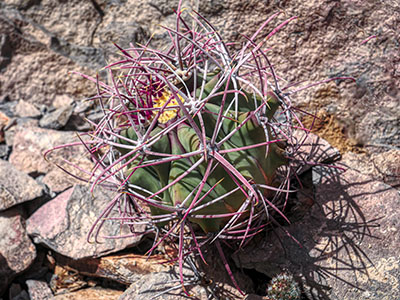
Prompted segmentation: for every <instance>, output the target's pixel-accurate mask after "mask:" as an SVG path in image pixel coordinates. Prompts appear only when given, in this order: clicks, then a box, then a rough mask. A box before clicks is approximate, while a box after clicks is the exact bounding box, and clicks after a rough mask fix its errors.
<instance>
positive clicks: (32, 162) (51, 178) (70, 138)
mask: <svg viewBox="0 0 400 300" xmlns="http://www.w3.org/2000/svg"><path fill="white" fill-rule="evenodd" d="M72 142H79V139H78V137H77V133H75V132H70V131H57V130H51V129H43V128H38V127H31V126H30V127H27V128H24V129H23V130H21V129H19V130H18V131H17V133H16V135H15V137H14V143H13V151H12V153H11V155H10V159H9V161H10V162H11V163H12V164H13V165H14V166H15V167H16V168H17V169H19V170H21V171H23V172H25V173H32V172H33V173H45V174H46V173H47V174H46V175H45V177H44V178H43V182H44V183H46V184H47V185H48V186H49V187H50V189H51V190H52V191H54V192H61V191H63V190H65V189H66V188H68V187H70V186H72V185H73V184H74V183H81V181H78V180H76V179H74V178H73V177H72V176H69V175H67V174H66V173H64V172H63V171H61V170H60V169H59V168H58V167H57V166H56V164H59V165H60V166H62V167H64V168H66V169H67V170H68V171H70V172H72V173H74V174H77V175H82V174H80V172H79V171H77V170H76V169H75V168H73V167H71V166H69V165H67V164H65V163H64V161H63V160H64V159H67V160H70V161H71V162H72V163H74V164H79V166H80V167H81V168H84V169H87V170H90V168H91V167H92V164H91V162H90V160H89V159H88V158H87V156H86V155H85V154H86V149H85V148H84V147H83V146H82V145H79V146H74V147H68V148H67V149H59V150H55V151H54V152H52V153H51V154H50V155H48V157H47V159H48V161H46V160H45V158H44V156H43V155H44V153H45V152H46V151H47V150H49V149H51V148H52V147H56V146H60V145H63V144H68V143H72Z"/></svg>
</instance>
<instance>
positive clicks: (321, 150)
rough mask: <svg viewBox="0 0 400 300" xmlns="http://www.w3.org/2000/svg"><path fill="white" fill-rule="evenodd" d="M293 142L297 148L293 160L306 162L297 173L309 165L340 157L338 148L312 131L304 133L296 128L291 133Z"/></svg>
mask: <svg viewBox="0 0 400 300" xmlns="http://www.w3.org/2000/svg"><path fill="white" fill-rule="evenodd" d="M293 144H294V145H296V146H297V147H298V148H297V150H296V152H295V153H294V156H293V160H294V162H296V161H297V162H303V163H306V165H305V166H303V167H302V169H301V170H299V171H298V174H300V173H302V172H305V171H307V170H308V169H309V168H310V167H312V166H313V165H315V164H320V163H332V162H333V161H335V160H337V159H339V158H340V152H339V150H338V149H336V148H334V147H332V146H331V145H330V144H329V143H328V142H327V141H325V140H324V139H323V138H321V137H319V136H318V135H316V134H314V133H311V132H310V133H307V134H306V133H305V132H304V131H300V130H297V131H295V132H294V135H293Z"/></svg>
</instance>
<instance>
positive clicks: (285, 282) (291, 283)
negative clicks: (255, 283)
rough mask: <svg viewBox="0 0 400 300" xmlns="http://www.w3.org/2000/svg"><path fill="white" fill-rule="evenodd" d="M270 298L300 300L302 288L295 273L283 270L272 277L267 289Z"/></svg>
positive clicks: (271, 299)
mask: <svg viewBox="0 0 400 300" xmlns="http://www.w3.org/2000/svg"><path fill="white" fill-rule="evenodd" d="M267 293H268V299H270V300H299V299H300V298H301V290H300V287H299V284H298V283H297V282H296V281H295V280H294V278H293V275H291V274H289V273H286V272H283V273H281V274H278V275H276V276H275V277H274V278H272V280H271V282H270V283H269V285H268V289H267Z"/></svg>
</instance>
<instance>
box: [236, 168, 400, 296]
mask: <svg viewBox="0 0 400 300" xmlns="http://www.w3.org/2000/svg"><path fill="white" fill-rule="evenodd" d="M312 179H313V184H314V187H315V199H314V200H315V203H314V205H313V206H312V208H311V209H310V210H309V211H308V212H307V213H306V214H305V216H304V218H302V219H301V220H300V221H298V222H295V223H293V224H291V225H289V226H284V227H280V228H278V229H275V230H274V231H273V232H270V233H267V235H266V236H265V237H264V238H262V240H261V239H259V240H257V241H255V242H253V243H252V245H249V247H248V248H245V249H244V251H241V252H239V253H236V254H235V255H234V259H235V262H236V264H237V265H238V266H240V267H243V268H246V269H255V270H256V271H258V272H261V273H264V274H266V275H268V276H269V277H273V276H274V275H275V274H277V273H279V272H280V271H281V270H282V269H286V270H289V271H290V272H292V273H293V274H294V275H295V277H296V278H297V279H298V280H299V281H300V282H302V283H303V288H304V292H305V294H306V295H307V297H308V298H309V299H356V298H361V299H367V298H368V299H394V298H395V295H394V294H393V293H394V289H393V287H394V286H398V284H399V279H398V278H399V277H398V274H399V267H398V266H399V264H398V262H399V258H398V255H396V249H397V248H396V247H398V242H399V237H398V235H396V234H395V232H397V228H398V222H399V221H398V215H396V214H397V213H398V211H399V208H400V196H399V194H398V192H397V191H396V190H394V189H392V188H391V187H390V186H388V185H386V184H384V183H382V182H379V181H375V180H373V179H371V178H370V177H368V176H365V175H362V174H361V173H358V172H356V171H354V170H347V171H346V172H341V171H338V169H335V168H332V167H321V166H316V167H314V168H313V170H312ZM396 225H397V226H396ZM391 233H392V234H391ZM382 297H383V298H382ZM384 297H388V298H384ZM393 297H394V298H393Z"/></svg>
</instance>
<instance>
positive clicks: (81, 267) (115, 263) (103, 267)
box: [52, 253, 172, 285]
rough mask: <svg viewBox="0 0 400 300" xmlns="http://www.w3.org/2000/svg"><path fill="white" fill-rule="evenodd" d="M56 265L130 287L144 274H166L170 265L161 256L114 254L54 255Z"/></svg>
mask: <svg viewBox="0 0 400 300" xmlns="http://www.w3.org/2000/svg"><path fill="white" fill-rule="evenodd" d="M52 257H53V258H54V260H55V261H56V262H57V264H59V265H62V266H64V267H65V268H66V269H71V270H76V272H78V273H79V274H82V275H85V276H89V277H101V278H106V279H109V280H113V281H117V282H119V283H122V284H126V285H130V284H132V283H134V282H135V281H137V280H139V279H140V278H141V277H142V276H143V275H144V274H150V273H159V272H168V271H169V270H170V269H171V266H172V264H171V263H166V262H167V259H166V257H165V256H163V255H151V256H147V255H138V254H115V255H108V256H104V257H99V258H92V257H88V258H82V259H79V260H74V259H70V258H68V257H65V256H61V255H59V254H57V253H55V254H54V255H53V256H52Z"/></svg>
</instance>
